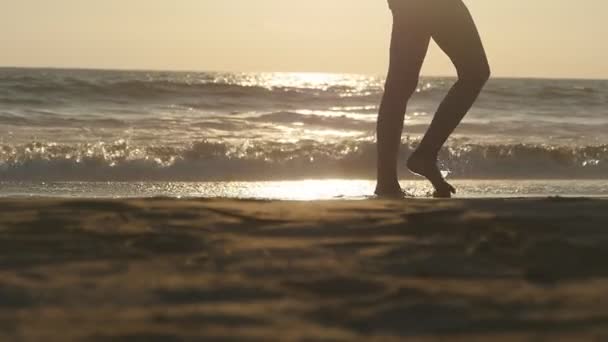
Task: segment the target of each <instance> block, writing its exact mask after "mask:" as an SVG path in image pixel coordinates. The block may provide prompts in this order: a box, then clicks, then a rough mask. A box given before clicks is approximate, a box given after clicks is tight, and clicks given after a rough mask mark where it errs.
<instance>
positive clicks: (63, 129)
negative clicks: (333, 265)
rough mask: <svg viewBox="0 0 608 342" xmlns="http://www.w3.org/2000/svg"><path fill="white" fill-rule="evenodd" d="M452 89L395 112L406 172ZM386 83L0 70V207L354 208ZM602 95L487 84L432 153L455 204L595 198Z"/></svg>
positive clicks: (602, 150)
mask: <svg viewBox="0 0 608 342" xmlns="http://www.w3.org/2000/svg"><path fill="white" fill-rule="evenodd" d="M454 81H455V79H453V78H440V77H423V78H422V79H421V82H420V84H419V87H418V89H417V91H416V93H415V95H414V97H413V99H412V101H411V102H410V104H409V106H408V110H407V113H406V120H405V128H404V131H403V139H402V148H401V156H400V157H401V165H400V176H401V178H402V179H403V186H404V188H406V189H407V190H408V191H409V192H410V193H411V194H413V195H415V196H421V197H424V196H426V195H428V193H429V191H430V190H429V188H428V184H426V183H425V182H422V181H419V180H418V179H417V178H416V177H415V176H414V175H411V174H410V173H409V172H407V169H406V168H405V166H404V162H405V161H406V160H407V157H408V155H409V154H410V153H411V152H412V151H413V150H414V149H415V148H416V146H417V144H418V142H419V139H420V137H421V136H422V134H423V133H424V131H425V130H426V128H427V127H428V124H429V122H430V120H431V119H432V116H433V113H434V111H435V110H436V108H437V106H438V104H439V103H440V101H441V99H442V98H443V96H444V95H445V94H446V92H447V91H448V90H449V88H450V87H451V85H452V84H453V83H454ZM383 84H384V79H383V78H382V77H379V76H369V75H352V74H315V73H216V72H159V71H156V72H149V71H101V70H59V69H15V68H12V69H11V68H5V69H0V196H68V197H74V196H78V197H133V196H173V197H238V198H243V197H246V198H278V199H326V198H363V197H365V196H366V195H369V194H371V192H372V191H373V178H374V176H375V159H376V152H375V144H374V139H375V137H374V136H375V120H376V116H377V112H378V104H379V102H380V98H381V96H382V91H383ZM607 105H608V81H602V80H559V79H551V80H547V79H493V80H491V81H490V82H489V83H488V85H487V87H486V88H485V90H484V92H483V93H482V94H481V96H480V98H479V101H478V102H477V103H476V105H475V107H474V108H473V109H472V111H471V112H470V114H469V115H468V116H467V117H466V118H465V120H464V121H463V123H462V125H461V126H460V127H459V128H458V129H457V131H456V132H455V134H454V136H453V137H452V138H451V139H450V140H449V141H448V143H447V145H446V147H445V148H444V149H443V150H442V152H441V154H440V165H441V168H442V170H444V171H445V172H446V173H447V174H448V177H449V179H450V180H451V181H454V183H455V184H457V185H458V186H459V188H460V196H463V197H480V196H482V197H487V196H490V197H507V196H546V195H564V196H568V195H576V196H605V195H607V194H608V186H607V184H608V172H607V171H608V134H607V132H608V130H607V129H608V106H607Z"/></svg>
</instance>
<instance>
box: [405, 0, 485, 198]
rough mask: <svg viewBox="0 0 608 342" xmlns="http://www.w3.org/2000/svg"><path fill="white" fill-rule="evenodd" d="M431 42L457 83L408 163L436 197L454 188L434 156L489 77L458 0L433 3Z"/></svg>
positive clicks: (470, 21)
mask: <svg viewBox="0 0 608 342" xmlns="http://www.w3.org/2000/svg"><path fill="white" fill-rule="evenodd" d="M430 3H433V5H431V6H436V7H435V8H433V13H434V20H433V29H432V30H433V33H432V36H433V40H435V42H436V43H437V45H439V47H440V48H441V49H442V50H443V51H444V52H445V53H446V54H447V55H448V57H450V59H451V60H452V62H453V63H454V66H455V67H456V70H457V72H458V81H457V82H456V84H454V86H453V87H452V89H451V90H450V91H449V93H448V94H447V96H446V98H445V99H444V100H443V102H442V103H441V105H440V106H439V109H438V110H437V113H436V114H435V117H434V118H433V121H432V122H431V125H430V126H429V129H428V131H427V133H426V134H425V136H424V138H423V139H422V141H421V143H420V146H419V147H418V149H417V151H416V152H415V153H414V154H413V155H412V157H411V158H410V160H409V162H408V167H409V168H410V170H412V171H413V172H415V173H418V174H420V175H422V176H425V177H426V178H428V179H429V180H430V181H431V183H432V184H433V186H434V187H435V190H436V196H438V197H450V193H454V192H455V189H454V188H453V187H452V186H451V185H449V184H448V183H447V182H446V181H445V180H444V179H443V176H442V175H441V172H440V171H439V169H438V167H437V156H438V154H439V151H440V150H441V147H442V146H443V145H444V144H445V142H446V141H447V139H448V137H449V136H450V135H451V134H452V133H453V132H454V130H455V129H456V127H457V126H458V125H459V124H460V122H461V121H462V119H463V118H464V116H465V115H466V113H467V112H468V111H469V109H470V108H471V106H472V105H473V103H474V102H475V100H476V99H477V97H478V95H479V93H480V92H481V89H482V88H483V86H484V84H485V83H486V81H487V80H488V78H489V77H490V67H489V64H488V60H487V57H486V53H485V50H484V48H483V44H482V42H481V38H480V37H479V32H478V31H477V27H476V25H475V22H474V21H473V18H472V17H471V14H470V13H469V10H468V9H467V8H466V5H465V4H464V3H463V2H462V0H433V1H432V2H430Z"/></svg>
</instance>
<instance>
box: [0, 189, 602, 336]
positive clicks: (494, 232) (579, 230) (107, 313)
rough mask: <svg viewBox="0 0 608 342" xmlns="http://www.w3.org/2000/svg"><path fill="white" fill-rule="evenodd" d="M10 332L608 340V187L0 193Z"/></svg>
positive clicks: (1, 297)
mask: <svg viewBox="0 0 608 342" xmlns="http://www.w3.org/2000/svg"><path fill="white" fill-rule="evenodd" d="M0 213H1V215H0V250H2V253H0V279H2V280H1V281H0V338H1V339H2V340H21V341H38V340H50V341H55V340H78V341H80V340H82V341H110V340H137V339H140V340H170V341H190V340H247V341H250V340H251V341H264V340H305V339H308V340H332V341H368V340H378V341H399V340H403V339H415V340H422V341H435V340H443V339H446V338H449V339H450V340H452V339H454V340H462V341H484V340H488V339H496V340H498V341H503V340H504V341H507V340H513V339H516V340H521V339H524V340H525V339H540V340H566V341H569V340H573V341H574V340H594V339H600V340H601V339H602V338H606V337H608V305H606V304H608V301H607V300H606V298H605V293H606V292H607V291H608V267H606V260H608V229H607V228H606V227H608V200H607V199H590V198H563V197H562V198H559V197H553V198H533V199H530V198H523V199H522V198H520V199H454V200H434V199H415V200H412V199H409V200H402V201H385V200H362V201H341V200H332V201H309V202H297V201H270V200H265V201H260V200H229V199H182V200H178V199H167V198H148V199H115V200H104V199H65V198H29V199H16V198H0Z"/></svg>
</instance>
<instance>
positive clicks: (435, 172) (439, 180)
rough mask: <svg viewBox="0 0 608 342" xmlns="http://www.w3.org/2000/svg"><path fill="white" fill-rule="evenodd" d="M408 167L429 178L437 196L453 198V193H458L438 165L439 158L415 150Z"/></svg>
mask: <svg viewBox="0 0 608 342" xmlns="http://www.w3.org/2000/svg"><path fill="white" fill-rule="evenodd" d="M407 168H408V169H410V171H412V172H413V173H415V174H417V175H419V176H422V177H425V178H426V179H428V180H429V181H430V182H431V184H433V187H434V188H435V193H434V194H433V197H435V198H451V197H452V194H455V193H456V189H454V187H453V186H452V185H450V183H448V182H447V181H446V180H445V179H444V178H443V175H442V174H441V171H440V170H439V168H438V167H437V160H436V159H434V158H425V157H424V156H422V155H420V154H419V152H417V151H416V152H414V153H413V154H412V156H411V157H410V159H409V160H408V161H407Z"/></svg>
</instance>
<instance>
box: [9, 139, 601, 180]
mask: <svg viewBox="0 0 608 342" xmlns="http://www.w3.org/2000/svg"><path fill="white" fill-rule="evenodd" d="M417 144H418V142H417V141H413V140H412V141H404V142H403V146H402V150H401V151H402V152H401V153H402V155H401V160H402V161H403V160H406V158H407V156H408V155H409V154H410V153H411V152H412V151H413V150H414V149H415V148H416V146H417ZM375 159H376V153H375V144H374V143H373V142H371V141H357V142H352V141H349V142H343V143H333V144H327V143H326V144H324V143H319V142H316V141H301V142H298V143H293V144H287V143H273V142H266V143H258V144H243V145H229V144H224V143H220V142H213V141H201V142H197V143H194V144H190V145H187V146H147V147H144V146H134V145H131V144H129V143H128V142H127V141H124V140H120V141H116V142H114V143H101V142H100V143H96V144H75V145H69V144H52V143H31V144H26V145H1V147H0V181H211V180H226V181H234V180H289V179H305V178H351V179H352V178H367V179H372V178H374V176H375V170H374V165H375ZM440 159H441V166H442V169H444V170H446V171H448V172H449V174H450V177H452V178H461V179H608V145H604V146H582V147H566V146H546V145H525V144H520V145H481V144H469V145H461V146H459V147H447V148H445V149H444V150H443V151H442V152H441V155H440ZM401 169H403V170H405V168H404V167H403V166H402V167H401ZM402 175H403V177H405V178H408V177H409V178H411V176H410V175H409V174H408V173H407V172H402Z"/></svg>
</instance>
